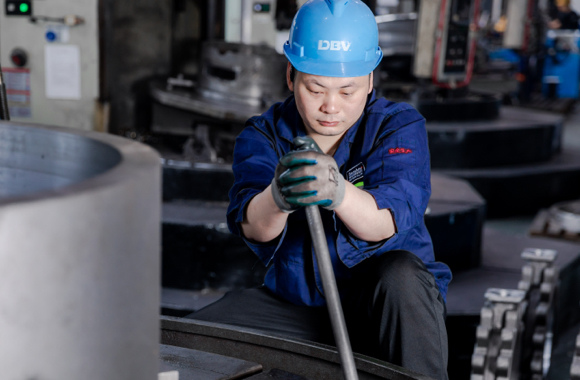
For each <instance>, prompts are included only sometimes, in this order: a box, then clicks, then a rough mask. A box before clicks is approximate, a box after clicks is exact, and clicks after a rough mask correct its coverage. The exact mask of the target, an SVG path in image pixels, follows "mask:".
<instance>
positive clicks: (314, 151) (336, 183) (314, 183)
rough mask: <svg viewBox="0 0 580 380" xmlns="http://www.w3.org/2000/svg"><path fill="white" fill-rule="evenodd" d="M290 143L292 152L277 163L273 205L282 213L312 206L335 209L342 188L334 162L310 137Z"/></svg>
mask: <svg viewBox="0 0 580 380" xmlns="http://www.w3.org/2000/svg"><path fill="white" fill-rule="evenodd" d="M293 142H294V145H295V147H296V149H295V150H293V151H291V152H290V153H288V154H286V155H285V156H283V157H282V158H281V159H280V161H279V162H278V165H277V166H276V172H275V174H274V179H273V180H272V195H273V197H274V201H275V202H276V205H278V207H279V208H280V210H282V211H285V212H292V211H294V210H296V209H298V208H299V207H300V206H312V205H317V206H322V207H324V208H326V209H328V210H333V209H335V208H336V207H338V206H339V205H340V204H341V203H342V200H343V199H344V186H345V185H344V177H343V176H342V174H340V172H339V171H338V166H337V164H336V161H335V160H334V158H332V157H331V156H329V155H327V154H324V153H322V151H321V150H320V148H319V147H318V145H316V143H315V142H314V140H312V138H310V137H306V136H302V137H296V138H295V139H294V141H293Z"/></svg>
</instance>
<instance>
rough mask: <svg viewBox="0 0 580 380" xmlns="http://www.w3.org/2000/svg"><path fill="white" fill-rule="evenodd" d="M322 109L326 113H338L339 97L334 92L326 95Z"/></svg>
mask: <svg viewBox="0 0 580 380" xmlns="http://www.w3.org/2000/svg"><path fill="white" fill-rule="evenodd" d="M320 109H321V111H322V112H324V113H329V114H334V113H338V111H339V105H338V99H337V97H336V95H334V94H327V95H326V96H325V97H324V101H323V102H322V106H321V107H320Z"/></svg>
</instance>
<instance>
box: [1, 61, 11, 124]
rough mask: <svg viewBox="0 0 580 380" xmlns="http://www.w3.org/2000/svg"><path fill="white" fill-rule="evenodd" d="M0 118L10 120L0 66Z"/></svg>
mask: <svg viewBox="0 0 580 380" xmlns="http://www.w3.org/2000/svg"><path fill="white" fill-rule="evenodd" d="M0 119H1V120H10V112H9V110H8V99H7V97H6V84H5V83H4V76H3V75H2V66H0Z"/></svg>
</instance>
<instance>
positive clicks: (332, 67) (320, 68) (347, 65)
mask: <svg viewBox="0 0 580 380" xmlns="http://www.w3.org/2000/svg"><path fill="white" fill-rule="evenodd" d="M284 55H286V58H288V60H289V61H290V63H291V64H292V66H294V68H295V69H296V70H298V71H300V72H303V73H306V74H312V75H320V76H325V77H348V78H351V77H361V76H364V75H368V74H370V73H371V72H372V71H373V70H374V69H375V68H376V67H377V66H378V65H379V63H380V62H381V59H382V58H383V52H382V50H381V49H380V47H379V48H377V50H376V52H375V57H373V58H374V59H372V60H368V61H353V62H328V61H323V62H321V61H319V60H317V59H309V58H306V57H299V56H297V55H295V54H292V53H291V52H290V48H289V46H288V43H286V44H285V45H284Z"/></svg>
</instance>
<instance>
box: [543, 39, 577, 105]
mask: <svg viewBox="0 0 580 380" xmlns="http://www.w3.org/2000/svg"><path fill="white" fill-rule="evenodd" d="M579 42H580V31H577V30H576V31H570V30H562V31H556V30H550V31H549V32H548V33H547V35H546V43H545V46H546V56H545V60H544V71H543V76H542V94H543V95H544V96H545V97H547V98H550V99H555V98H574V99H578V96H579V86H580V49H579Z"/></svg>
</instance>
